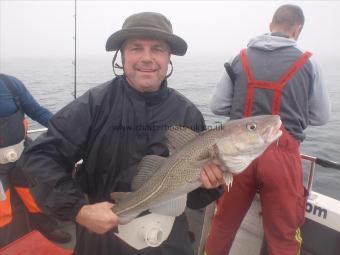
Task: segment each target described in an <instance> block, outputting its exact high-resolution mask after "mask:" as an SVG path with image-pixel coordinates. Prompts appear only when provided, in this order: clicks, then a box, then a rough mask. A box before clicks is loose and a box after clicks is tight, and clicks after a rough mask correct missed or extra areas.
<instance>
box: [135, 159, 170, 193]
mask: <svg viewBox="0 0 340 255" xmlns="http://www.w3.org/2000/svg"><path fill="white" fill-rule="evenodd" d="M164 160H165V158H164V157H161V156H157V155H148V156H146V157H144V158H143V159H142V160H141V162H140V163H139V164H138V167H137V170H138V174H137V175H136V176H135V177H134V178H133V180H132V183H131V190H132V191H135V190H137V189H139V188H140V187H141V186H142V185H143V184H144V183H145V182H146V181H147V180H148V179H150V177H151V176H152V175H154V173H155V172H156V171H157V169H159V168H160V166H161V165H162V164H163V162H164Z"/></svg>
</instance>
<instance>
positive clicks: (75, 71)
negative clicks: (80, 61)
mask: <svg viewBox="0 0 340 255" xmlns="http://www.w3.org/2000/svg"><path fill="white" fill-rule="evenodd" d="M73 38H74V61H73V65H74V91H73V97H74V99H76V98H77V0H74V37H73Z"/></svg>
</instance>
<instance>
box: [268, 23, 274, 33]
mask: <svg viewBox="0 0 340 255" xmlns="http://www.w3.org/2000/svg"><path fill="white" fill-rule="evenodd" d="M273 26H274V25H273V22H270V24H269V31H270V32H271V33H272V32H273Z"/></svg>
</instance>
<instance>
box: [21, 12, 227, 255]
mask: <svg viewBox="0 0 340 255" xmlns="http://www.w3.org/2000/svg"><path fill="white" fill-rule="evenodd" d="M106 50H107V51H116V55H117V53H118V51H119V50H120V51H121V54H122V64H123V70H124V74H123V75H117V77H116V78H114V79H113V80H112V81H109V82H107V83H105V84H102V85H100V86H98V87H96V88H93V89H91V90H89V91H88V92H87V93H85V94H84V95H82V96H81V97H79V98H78V99H76V100H75V101H73V102H72V103H70V104H69V105H67V106H66V107H65V108H63V109H62V110H60V111H59V112H58V113H56V115H55V116H54V117H53V118H52V119H51V121H50V126H49V129H48V131H47V132H46V133H45V134H43V135H42V136H40V137H39V138H38V139H37V140H36V141H35V142H34V144H33V145H32V146H31V147H30V148H29V149H28V150H27V152H26V153H25V155H24V156H23V157H24V158H23V162H24V164H23V168H24V171H25V174H26V175H27V177H28V179H29V180H30V183H31V186H32V188H31V191H32V193H33V194H34V195H35V198H36V200H37V201H38V202H39V204H40V206H41V207H42V208H43V209H44V210H45V211H47V212H48V213H51V214H53V215H55V216H56V217H58V218H59V219H62V220H74V221H76V222H77V241H76V247H75V254H81V255H86V254H91V255H93V254H97V255H106V254H107V255H109V254H122V255H123V254H124V255H127V254H136V253H137V251H136V250H134V249H133V248H131V247H129V246H128V245H127V244H125V243H124V242H122V241H121V240H120V239H119V238H118V237H117V236H115V234H114V227H116V226H117V224H118V223H119V222H120V221H121V219H120V218H119V217H118V216H117V214H115V213H114V212H113V210H112V209H114V208H115V205H114V204H113V201H112V200H111V197H110V194H111V193H112V192H128V191H131V187H130V186H131V182H132V180H133V177H134V176H135V175H136V174H137V165H138V163H139V162H140V161H141V160H142V158H143V157H144V156H146V155H158V156H160V157H161V156H162V157H166V156H168V155H169V150H168V148H167V144H166V131H167V130H168V127H169V126H172V125H178V126H183V127H187V128H194V129H195V131H198V132H199V131H203V130H204V129H205V124H204V119H203V117H202V114H201V113H200V112H199V110H198V109H197V108H196V107H195V106H194V105H193V103H191V102H190V101H189V100H188V99H186V98H185V97H184V96H182V95H181V94H179V93H178V92H177V91H175V90H174V89H171V88H169V87H168V86H167V77H168V76H169V75H167V72H168V66H169V65H170V66H171V68H172V64H171V62H170V56H171V54H174V55H179V56H182V55H184V54H185V53H186V50H187V44H186V42H185V41H184V40H183V39H182V38H180V37H178V36H176V35H175V34H173V32H172V27H171V23H170V21H169V20H168V19H167V18H166V17H164V16H163V15H161V14H158V13H151V12H146V13H138V14H135V15H132V16H130V17H128V18H127V19H126V21H125V23H124V25H123V27H122V29H121V30H119V31H117V32H116V33H114V34H113V35H112V36H111V37H110V38H109V39H108V41H107V44H106ZM113 62H115V60H114V61H113ZM170 73H171V71H170ZM80 159H83V163H82V165H81V167H80V169H79V170H78V171H77V172H76V178H75V179H74V178H72V171H73V168H74V165H75V163H76V162H77V161H79V160H80ZM183 171H185V169H183ZM200 178H201V182H202V186H203V187H205V188H208V189H210V190H207V189H203V188H199V189H196V190H195V191H193V192H191V193H190V194H189V195H188V203H189V202H190V201H191V202H190V203H193V204H195V201H199V199H201V197H205V199H206V201H203V206H204V204H208V203H210V202H211V201H213V200H214V199H216V198H217V197H218V196H219V195H220V191H219V190H218V189H217V190H216V189H214V188H217V187H218V186H220V185H221V184H222V183H223V182H224V180H223V176H222V173H221V171H220V170H219V169H218V168H217V166H216V165H213V164H207V166H206V167H205V168H204V169H203V170H201V171H200ZM198 186H200V185H198ZM198 186H197V188H198ZM200 203H202V201H200ZM135 216H136V215H135ZM130 220H131V219H130ZM131 231H132V232H133V231H135V230H134V229H132V230H131ZM142 253H143V254H183V255H186V254H188V255H189V254H193V249H192V244H191V241H190V239H189V236H188V223H187V219H186V216H185V214H184V213H183V212H181V213H180V215H179V216H178V217H176V220H175V222H174V225H173V227H172V232H171V234H170V236H169V238H168V239H167V240H166V241H165V242H164V243H163V244H162V245H160V246H159V247H155V248H148V249H145V250H143V251H142Z"/></svg>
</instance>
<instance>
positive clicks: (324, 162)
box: [301, 154, 340, 170]
mask: <svg viewBox="0 0 340 255" xmlns="http://www.w3.org/2000/svg"><path fill="white" fill-rule="evenodd" d="M301 158H302V159H307V160H310V161H312V162H315V164H317V165H319V166H323V167H326V168H334V169H336V170H340V163H338V162H335V161H332V160H327V159H323V158H319V157H313V156H309V155H305V154H301Z"/></svg>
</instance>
